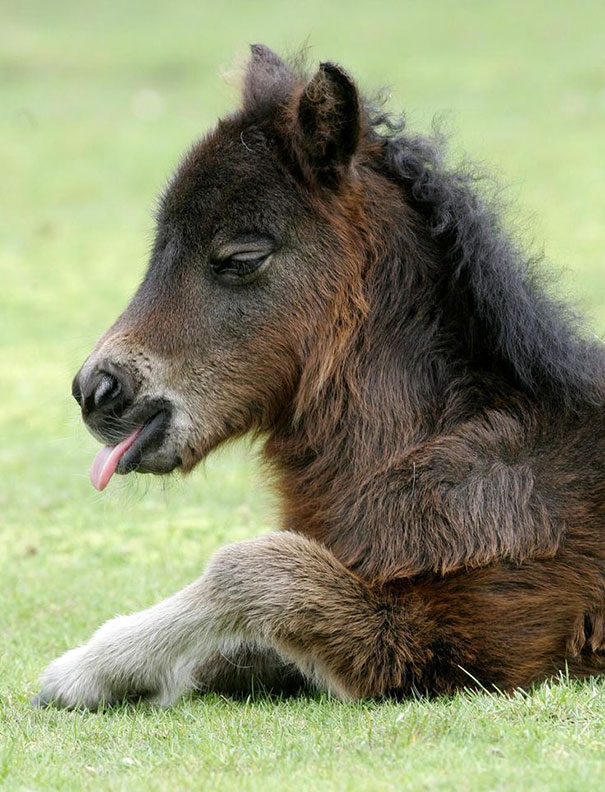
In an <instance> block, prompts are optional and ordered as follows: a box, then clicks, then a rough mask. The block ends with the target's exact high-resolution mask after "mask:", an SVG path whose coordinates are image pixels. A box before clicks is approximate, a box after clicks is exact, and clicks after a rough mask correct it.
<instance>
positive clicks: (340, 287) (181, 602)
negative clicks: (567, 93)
mask: <svg viewBox="0 0 605 792" xmlns="http://www.w3.org/2000/svg"><path fill="white" fill-rule="evenodd" d="M74 396H75V397H76V399H77V400H78V402H79V403H80V405H81V407H82V410H83V414H84V418H85V420H86V422H87V424H88V426H89V428H90V429H91V430H92V431H93V432H94V433H95V434H97V435H98V436H99V437H100V438H101V439H103V440H104V441H110V443H111V445H110V446H108V447H107V448H106V449H104V450H103V451H102V452H101V453H100V455H99V458H98V459H97V461H96V462H95V466H94V468H93V483H95V485H96V486H98V487H99V488H103V487H104V486H105V485H106V484H107V482H108V480H109V478H111V475H112V474H113V472H114V471H115V470H116V469H117V471H118V472H119V473H126V472H129V471H130V470H139V471H141V472H153V473H167V472H169V471H171V470H173V469H175V468H178V469H181V470H183V471H188V470H191V469H192V468H193V467H194V465H195V464H196V463H197V462H198V461H199V460H200V459H202V458H203V457H204V456H206V455H207V454H208V453H209V452H210V451H211V450H212V449H213V448H215V447H216V446H217V445H219V444H220V443H221V442H223V441H224V440H226V439H229V438H232V437H235V436H239V435H243V434H245V433H247V432H250V431H252V432H256V433H257V434H259V435H260V436H261V437H263V438H264V455H265V459H266V461H267V463H268V464H269V466H270V468H271V470H272V472H273V475H274V478H275V481H276V486H277V489H278V492H279V494H280V496H281V504H282V526H281V527H282V529H283V530H282V531H281V532H278V533H276V534H270V535H268V536H266V537H261V538H259V539H254V540H250V541H247V542H242V543H238V544H235V545H231V546H229V547H226V548H224V549H223V550H221V551H219V553H218V554H217V555H216V556H215V558H214V559H213V560H212V561H211V563H210V565H209V566H208V568H207V570H206V572H205V573H204V575H203V576H202V577H201V578H200V579H199V580H198V581H197V582H196V583H194V584H192V585H191V586H189V587H188V588H186V589H184V590H183V591H182V592H179V593H178V594H177V595H175V596H174V597H171V598H170V599H168V600H165V601H164V602H162V603H159V604H158V605H156V606H154V607H152V608H150V609H149V610H147V611H143V612H141V613H139V614H133V615H131V616H127V617H120V618H119V619H116V620H112V621H110V622H108V623H107V624H106V625H104V626H103V627H102V628H101V630H99V631H98V632H97V633H96V634H95V635H94V636H93V638H92V639H91V640H90V641H89V643H88V644H86V645H85V646H83V647H80V648H79V649H76V650H72V651H71V652H68V653H67V654H66V655H64V656H63V657H60V658H59V659H58V660H56V661H55V662H54V663H52V664H51V665H50V666H49V668H48V669H47V671H46V672H45V676H44V690H43V693H42V694H41V697H42V698H41V700H43V701H54V702H56V703H58V704H60V705H63V706H75V705H78V704H83V705H86V706H90V707H95V706H97V705H98V704H99V703H100V702H102V701H105V702H110V701H115V700H117V699H120V698H122V697H124V696H127V695H146V696H148V697H150V698H153V699H155V700H158V701H160V702H162V703H169V702H170V701H172V700H173V699H174V697H175V696H176V695H178V694H179V693H180V692H182V691H183V690H186V689H188V688H193V687H196V688H199V689H204V690H208V689H211V690H225V691H229V692H232V693H233V692H240V693H241V692H244V693H245V692H246V691H248V690H249V689H250V687H251V685H253V684H258V682H260V683H262V684H264V685H266V687H268V688H271V689H278V690H291V689H293V688H297V687H299V686H304V685H307V684H309V683H312V684H315V685H317V686H319V687H320V688H325V689H329V690H331V691H332V692H334V693H335V694H337V695H340V696H342V697H365V696H382V695H391V694H394V695H405V694H409V693H410V692H413V691H416V692H420V693H427V694H430V695H434V694H439V693H449V692H452V691H454V690H456V689H459V688H460V687H464V686H468V687H477V686H483V687H490V686H491V687H497V688H499V689H512V688H515V687H518V686H522V687H525V686H527V685H529V684H531V683H532V682H534V681H537V680H540V679H543V678H545V677H548V676H551V675H553V674H557V673H558V672H561V671H563V670H565V669H567V670H568V671H569V673H570V674H572V675H575V676H585V675H588V674H593V673H599V672H600V671H602V670H603V669H604V668H605V635H604V625H605V472H604V464H603V459H604V457H605V409H604V407H605V352H604V348H603V346H602V345H600V344H598V343H596V342H595V343H592V342H590V341H587V340H585V339H584V338H583V337H582V335H581V334H580V333H578V332H577V331H576V329H575V326H574V320H573V318H572V317H570V316H569V314H568V312H567V311H566V309H565V308H564V307H562V306H560V305H558V304H556V303H555V302H553V301H552V300H550V299H549V298H547V297H546V296H545V292H544V290H543V289H542V288H541V286H540V285H539V282H538V280H537V277H536V275H535V274H534V268H533V265H532V264H531V263H528V262H527V260H526V258H525V257H524V256H523V254H522V253H521V252H520V251H519V250H518V249H517V248H516V247H515V246H514V245H513V244H512V243H511V242H510V240H509V238H508V236H507V235H506V234H505V233H504V232H503V231H502V230H501V228H500V225H499V222H498V218H497V215H496V214H494V213H493V212H492V211H491V210H490V209H489V207H487V206H486V205H485V204H484V203H483V202H482V201H481V200H480V199H479V198H478V197H477V194H476V191H475V190H474V189H473V186H472V183H471V181H470V180H469V179H468V178H467V177H464V176H463V175H460V174H456V173H451V172H449V171H448V170H447V169H446V168H445V167H444V166H443V164H442V162H441V158H440V154H439V152H438V150H436V149H435V148H433V147H431V146H430V145H429V144H428V143H427V142H426V141H424V140H422V139H420V138H412V137H410V136H407V135H406V134H405V133H404V131H403V128H402V127H397V126H396V125H394V124H393V123H392V122H391V121H389V119H387V118H386V117H385V116H383V115H380V114H379V113H377V112H373V111H372V110H371V109H370V108H369V106H368V105H367V104H365V103H364V102H363V101H362V99H361V97H360V96H359V94H358V92H357V89H356V87H355V85H354V83H353V82H352V81H351V79H350V78H349V77H348V75H347V74H346V73H345V72H343V71H342V70H341V69H339V68H338V67H336V66H333V65H331V64H323V65H322V67H321V68H320V70H319V71H318V72H317V74H316V75H315V76H314V77H313V78H312V79H311V80H306V79H305V78H304V77H303V76H302V75H301V74H300V73H299V72H297V71H296V70H295V69H293V68H291V67H289V66H287V65H286V64H285V63H284V62H282V61H281V60H280V59H279V58H278V57H277V56H276V55H274V54H273V53H272V52H270V51H269V50H267V49H266V48H264V47H260V46H256V47H253V53H252V58H251V61H250V64H249V66H248V70H247V73H246V78H245V82H244V91H243V107H242V109H241V110H240V111H239V112H238V113H236V114H235V115H234V116H232V117H230V118H229V119H226V120H225V121H222V122H220V123H219V126H218V127H217V129H216V130H215V131H214V132H213V133H212V134H211V135H210V136H208V137H207V138H206V139H205V140H203V141H202V142H201V143H200V144H198V145H196V146H195V147H194V148H193V149H192V151H191V152H190V153H189V154H188V155H187V157H186V158H185V159H184V161H183V162H182V164H181V166H180V167H179V169H178V171H177V173H176V175H175V177H174V179H173V181H172V182H171V184H170V185H169V187H168V190H167V192H166V194H165V196H164V198H163V201H162V205H161V208H160V212H159V216H158V233H157V238H156V244H155V247H154V251H153V253H152V257H151V262H150V266H149V269H148V272H147V275H146V277H145V280H144V282H143V284H142V285H141V287H140V289H139V290H138V292H137V294H136V295H135V296H134V298H133V300H132V302H131V303H130V305H129V307H128V308H127V310H126V311H125V312H124V314H122V316H121V317H120V318H119V319H118V320H117V322H116V323H115V324H114V325H113V326H112V327H111V328H110V329H109V330H108V332H107V333H106V334H105V335H104V336H103V337H102V338H101V339H100V341H99V343H98V344H97V346H96V348H95V350H94V351H93V353H92V354H91V356H90V357H89V358H88V360H87V361H86V363H85V364H84V366H83V367H82V369H81V370H80V372H79V373H78V375H77V376H76V379H75V380H74ZM254 680H256V682H255V681H254Z"/></svg>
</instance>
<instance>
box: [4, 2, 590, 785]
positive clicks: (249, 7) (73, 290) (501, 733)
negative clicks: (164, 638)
mask: <svg viewBox="0 0 605 792" xmlns="http://www.w3.org/2000/svg"><path fill="white" fill-rule="evenodd" d="M604 26H605V6H603V4H602V2H600V1H599V2H597V1H595V2H589V0H581V2H578V3H575V4H562V3H553V2H548V3H547V2H538V1H537V0H529V1H528V0H523V2H522V1H521V0H511V2H509V3H506V4H496V3H486V2H480V0H476V2H466V3H453V2H452V3H447V2H445V1H442V2H420V0H415V1H414V2H402V1H401V0H397V2H382V3H379V4H378V3H370V2H366V3H358V4H353V3H351V2H345V0H335V2H332V3H326V2H319V0H309V1H308V2H306V3H305V4H304V5H301V4H299V3H294V2H293V1H290V0H288V1H287V2H281V3H279V4H278V3H270V2H268V1H267V0H264V2H259V3H244V2H243V0H240V2H230V3H227V4H226V5H223V6H221V7H220V9H219V8H218V7H217V8H215V6H214V5H211V4H204V3H203V2H200V0H196V2H182V1H181V0H179V1H178V2H175V3H172V4H170V5H168V4H161V3H159V2H154V1H153V0H146V2H145V3H143V1H142V0H134V1H133V2H130V3H117V2H114V3H92V2H89V0H84V2H75V0H62V2H61V3H52V4H51V3H46V2H43V0H29V1H28V2H25V3H23V2H17V0H5V2H4V3H3V4H2V10H1V11H0V53H1V55H0V59H1V60H0V136H1V138H0V140H1V143H2V145H1V147H0V151H1V154H0V156H1V157H2V175H3V184H2V190H1V191H0V277H1V281H0V282H1V284H2V285H1V289H0V331H1V332H0V392H1V393H2V411H1V413H0V436H1V439H2V442H1V444H0V470H1V477H0V564H1V569H2V576H1V579H0V602H2V603H3V605H2V608H1V609H0V635H1V636H2V640H1V642H0V789H2V790H11V791H12V790H55V789H57V790H63V789H70V790H89V789H90V790H106V789H111V790H146V791H147V790H164V789H179V790H180V789H184V790H187V789H196V790H197V789H212V790H234V789H237V790H250V791H251V792H256V791H257V790H263V792H270V791H271V790H297V792H303V791H304V790H354V791H355V792H357V790H364V791H365V790H374V789H376V790H414V791H416V790H423V789H426V790H448V792H449V791H450V790H549V791H550V790H576V789H584V788H594V789H598V788H600V787H603V786H605V685H604V684H603V683H602V682H598V681H594V682H587V683H584V684H578V683H574V682H570V681H565V680H562V681H561V683H560V684H551V683H549V684H544V685H542V686H540V687H538V688H537V689H536V690H535V691H532V692H531V693H529V694H521V693H519V694H516V695H515V696H513V697H511V698H505V697H492V696H488V695H484V694H481V695H460V696H458V697H455V698H453V699H448V700H438V701H435V702H432V703H427V702H417V701H411V702H407V703H403V704H395V703H388V704H376V703H363V704H342V703H339V702H336V701H333V700H329V699H324V698H317V699H309V700H293V701H283V702H282V701H280V702H274V701H268V700H266V699H263V698H258V699H256V700H254V701H250V702H248V703H244V704H242V703H234V702H229V701H225V700H222V699H220V698H214V697H209V698H206V699H195V698H190V699H185V700H183V701H181V702H179V703H178V704H177V705H176V706H175V707H174V708H173V709H171V710H168V711H159V710H157V709H153V708H150V707H145V706H140V707H136V708H131V707H125V708H118V709H116V710H113V711H110V712H107V713H104V714H100V715H86V714H78V713H65V712H55V711H43V712H40V711H35V710H32V709H31V708H30V706H29V704H28V701H29V697H30V696H31V695H32V694H33V693H34V692H36V689H37V682H36V679H37V676H38V674H39V672H40V671H41V670H42V668H43V667H44V666H45V664H46V663H47V662H49V661H50V660H51V659H53V658H54V657H55V656H56V655H57V654H59V653H60V652H62V651H63V650H64V649H66V648H68V647H70V646H73V645H75V644H77V643H79V642H81V641H82V640H84V639H85V638H86V637H87V636H88V635H89V634H90V633H91V631H92V630H93V629H94V628H95V627H96V626H98V625H99V624H100V623H101V622H103V621H104V620H105V619H107V618H108V617H110V616H112V615H114V614H115V613H117V612H127V611H130V610H133V609H139V608H141V607H144V606H146V605H148V604H150V603H152V602H153V601H154V600H156V599H158V598H160V597H162V596H165V595H167V594H169V593H170V592H172V591H174V590H175V589H178V588H180V587H182V586H183V585H184V584H185V583H187V582H189V581H190V580H192V579H193V578H194V577H196V576H197V575H198V574H199V573H200V571H201V569H202V568H203V566H204V563H205V560H206V559H207V558H208V556H209V555H210V554H211V553H212V551H213V550H214V549H215V548H216V547H218V546H219V545H221V544H224V543H225V542H227V541H231V540H234V539H237V538H242V537H246V536H250V535H253V534H255V533H260V532H263V531H265V530H267V528H269V527H270V526H271V524H272V523H273V522H274V515H273V512H274V509H273V504H272V501H271V497H270V495H269V494H268V493H267V492H266V491H265V490H263V488H262V487H260V486H258V483H259V482H258V480H257V478H256V472H255V471H256V468H255V464H254V459H253V453H251V451H250V449H248V448H247V447H246V446H243V445H242V446H236V447H233V448H230V449H228V450H226V451H224V452H222V453H220V454H219V455H218V456H216V457H214V458H212V459H211V460H210V461H209V462H208V463H207V465H206V466H205V469H204V471H202V470H200V471H198V472H196V473H194V474H193V475H192V476H191V477H190V478H189V480H188V481H187V482H179V481H178V480H171V481H169V482H168V483H166V482H161V481H158V480H149V479H144V478H139V479H136V478H132V477H131V478H129V479H127V480H123V479H120V480H119V481H117V482H115V481H114V482H112V484H111V485H110V490H109V491H108V492H107V493H105V494H103V495H99V494H96V493H95V492H94V491H93V490H92V488H91V487H90V485H89V483H88V480H87V470H88V466H89V463H90V460H91V458H92V455H93V453H94V451H95V449H96V444H95V443H94V441H93V440H92V439H91V438H90V437H88V436H87V435H86V433H85V431H84V429H83V427H82V426H81V424H80V422H79V419H78V416H77V411H76V409H75V407H74V406H73V404H72V403H71V399H70V397H69V382H70V379H71V376H72V375H73V373H74V372H75V370H76V369H77V367H78V365H79V364H80V362H81V361H82V359H83V358H84V357H85V355H86V353H87V352H88V350H89V348H90V346H91V344H92V342H93V341H94V339H95V338H96V336H97V335H98V334H99V333H100V332H101V331H102V330H104V329H105V327H107V325H108V324H109V323H110V321H111V320H112V319H113V318H114V317H115V315H116V314H117V312H118V311H119V310H120V308H121V306H123V304H124V302H125V299H126V297H127V295H128V294H129V293H130V292H131V291H132V290H133V288H134V287H135V285H136V283H137V282H138V280H139V278H140V277H141V274H142V272H143V268H144V264H145V258H146V254H147V250H148V246H149V241H150V238H151V234H152V222H151V209H152V207H153V196H154V194H155V193H157V191H158V190H159V189H160V188H161V186H162V184H163V182H164V180H165V178H166V177H167V175H168V174H169V172H170V168H171V167H172V165H173V164H174V162H175V161H176V159H177V157H178V156H179V155H180V153H181V152H182V151H183V149H184V148H185V147H186V146H187V145H188V144H189V143H190V142H191V140H193V139H194V138H195V137H196V136H199V134H200V133H201V132H202V131H203V130H204V129H205V128H207V127H208V125H210V124H211V123H212V122H213V120H214V119H215V117H216V115H217V114H218V113H220V112H222V111H224V110H225V109H227V108H228V107H229V106H230V105H232V104H233V102H234V100H235V99H234V90H233V89H230V88H227V87H226V86H225V85H224V84H223V82H221V80H220V78H219V77H218V72H219V70H220V69H221V68H222V67H228V66H229V64H230V63H231V60H232V56H233V54H234V53H237V52H240V53H241V52H244V51H245V45H246V43H247V42H249V41H254V40H261V41H265V42H266V43H268V44H270V45H272V46H273V47H275V48H276V49H280V50H284V49H286V50H288V49H289V50H294V49H295V48H296V47H297V46H298V45H300V43H301V42H303V41H304V40H305V39H306V38H307V37H309V39H310V43H311V44H312V45H313V50H312V57H313V58H314V59H320V58H331V59H334V60H339V61H341V62H342V63H344V64H346V65H347V66H348V67H349V68H350V69H351V70H352V71H353V72H354V73H355V74H356V75H358V76H359V78H360V80H361V83H362V85H363V86H365V87H368V88H371V87H376V86H380V85H384V84H388V85H390V86H391V90H392V94H393V96H392V99H391V106H392V107H393V109H398V108H401V107H404V106H405V107H406V108H407V110H408V117H409V119H410V123H411V125H412V126H414V127H415V128H426V127H427V126H428V124H429V122H430V119H431V117H432V115H433V114H434V113H441V114H442V115H443V116H444V118H445V124H446V126H448V127H449V128H451V129H452V130H453V131H454V133H455V141H454V153H459V152H460V150H462V149H465V150H468V151H469V152H471V153H472V155H473V156H474V157H475V158H477V159H478V160H480V161H485V162H487V163H489V165H490V167H491V169H492V170H493V171H495V172H496V173H497V174H498V175H499V176H500V178H501V180H502V181H503V182H504V183H506V184H509V185H511V187H510V189H509V195H511V196H512V198H513V200H514V201H516V202H517V204H518V206H519V212H518V215H519V217H520V218H521V225H522V226H523V229H524V233H525V235H526V236H527V237H530V238H533V239H534V240H535V246H537V247H538V248H540V247H542V246H544V247H545V249H546V253H547V256H548V258H549V260H550V261H552V262H553V264H554V265H555V266H557V267H561V268H563V274H562V275H561V281H560V283H561V289H562V291H563V292H565V293H566V294H569V295H570V297H572V298H573V299H574V300H576V301H577V302H579V304H580V305H581V306H582V307H583V308H584V310H585V311H586V313H587V315H588V316H589V320H590V321H591V323H592V327H593V328H594V330H595V331H596V332H599V333H602V330H603V328H604V327H605V278H604V277H603V251H604V250H605V226H604V225H603V222H602V220H603V216H605V188H604V187H603V173H605V146H603V140H604V139H605V67H604V65H603V50H602V31H603V27H604Z"/></svg>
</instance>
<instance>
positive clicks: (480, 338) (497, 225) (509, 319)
mask: <svg viewBox="0 0 605 792" xmlns="http://www.w3.org/2000/svg"><path fill="white" fill-rule="evenodd" d="M370 117H371V121H370V124H371V128H372V130H373V131H372V134H373V135H375V136H376V138H377V139H378V140H379V141H380V142H381V144H382V150H383V157H384V163H385V166H386V169H387V174H388V176H389V177H390V178H391V179H393V180H395V181H396V182H398V183H399V184H400V185H401V186H402V188H403V189H404V191H405V194H406V200H407V201H408V203H411V205H412V206H413V208H414V209H415V211H416V212H417V213H418V214H419V215H420V216H421V217H422V219H423V223H424V226H425V228H426V232H427V234H428V235H429V238H430V240H431V241H432V243H433V244H434V245H435V246H436V248H437V250H438V252H439V258H440V262H439V265H440V266H442V267H443V270H442V271H443V277H444V278H445V279H446V284H445V289H444V294H447V295H448V299H449V300H450V301H451V302H452V303H453V304H455V311H456V314H457V316H458V317H460V316H464V317H465V319H466V321H465V322H464V324H465V333H466V335H467V338H466V342H467V348H468V349H472V350H473V356H474V357H475V359H476V358H478V357H479V358H482V359H484V360H490V361H491V362H492V364H493V365H495V366H496V367H497V368H498V369H500V371H501V372H502V371H504V372H505V373H506V376H507V378H508V379H512V380H513V381H514V382H515V383H516V384H517V385H518V386H519V387H521V388H522V389H523V390H524V391H526V392H528V393H531V394H534V395H537V396H539V397H541V398H545V399H547V400H549V401H552V402H554V403H559V404H565V405H567V406H573V405H574V404H578V403H584V404H586V403H588V404H602V403H603V401H604V400H605V345H604V344H603V342H601V341H600V340H599V339H597V338H596V337H595V338H593V339H591V338H589V337H587V333H586V331H585V330H584V329H583V327H582V323H581V321H580V320H579V319H578V317H577V316H576V315H575V313H574V312H573V311H572V310H571V309H570V307H569V306H568V305H566V304H565V303H563V302H559V301H557V300H555V299H553V298H552V297H551V296H550V295H549V294H548V291H547V289H546V286H545V284H544V273H543V272H541V271H540V269H539V268H538V267H537V264H539V259H535V258H534V259H532V258H531V257H529V256H527V255H526V254H525V253H524V251H523V250H522V248H521V247H520V246H519V245H516V244H515V243H514V242H513V241H512V240H511V237H510V236H509V234H508V233H506V232H505V230H504V229H503V227H502V224H501V221H500V217H499V213H498V211H497V209H496V208H494V207H493V206H492V205H491V203H490V202H489V201H488V200H486V199H485V198H483V197H482V196H481V195H480V193H479V192H478V188H477V178H476V176H474V175H473V174H472V173H469V172H468V171H466V170H464V169H460V170H454V169H450V168H448V167H447V165H446V164H445V162H444V154H443V150H444V147H443V143H442V141H438V143H437V144H436V143H435V142H434V141H432V140H430V139H428V138H426V137H423V136H411V135H408V134H406V133H405V132H404V122H403V121H402V120H398V121H393V120H392V119H391V118H390V117H389V116H387V115H386V114H384V113H382V112H376V113H373V114H371V115H370Z"/></svg>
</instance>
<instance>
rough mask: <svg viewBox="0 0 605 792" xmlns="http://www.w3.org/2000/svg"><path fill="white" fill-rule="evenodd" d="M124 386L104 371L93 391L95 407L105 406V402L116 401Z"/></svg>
mask: <svg viewBox="0 0 605 792" xmlns="http://www.w3.org/2000/svg"><path fill="white" fill-rule="evenodd" d="M121 390H122V386H121V385H120V383H119V381H118V380H117V379H116V378H115V377H113V376H112V375H111V374H107V373H106V372H103V374H102V376H101V379H100V380H99V383H98V385H97V387H96V388H95V389H94V392H93V403H94V406H95V409H97V410H98V409H99V408H100V407H103V405H105V404H109V402H111V401H114V400H115V399H117V397H118V396H119V395H120V391H121Z"/></svg>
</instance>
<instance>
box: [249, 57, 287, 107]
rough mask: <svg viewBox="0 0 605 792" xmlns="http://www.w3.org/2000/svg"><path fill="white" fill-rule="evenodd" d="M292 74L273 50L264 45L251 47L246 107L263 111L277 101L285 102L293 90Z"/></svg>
mask: <svg viewBox="0 0 605 792" xmlns="http://www.w3.org/2000/svg"><path fill="white" fill-rule="evenodd" d="M292 82H293V77H292V72H291V71H290V69H289V68H288V66H287V65H286V64H285V63H284V61H283V60H282V59H281V58H280V57H279V55H276V54H275V52H273V50H270V49H269V47H266V46H265V45H264V44H251V45H250V60H249V61H248V65H247V68H246V74H245V76H244V85H243V99H244V107H245V108H246V109H247V110H253V111H254V110H257V111H262V110H263V109H264V108H265V106H267V105H269V104H271V103H274V102H276V101H278V102H281V101H285V100H286V99H287V97H288V95H289V93H290V91H291V90H292Z"/></svg>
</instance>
